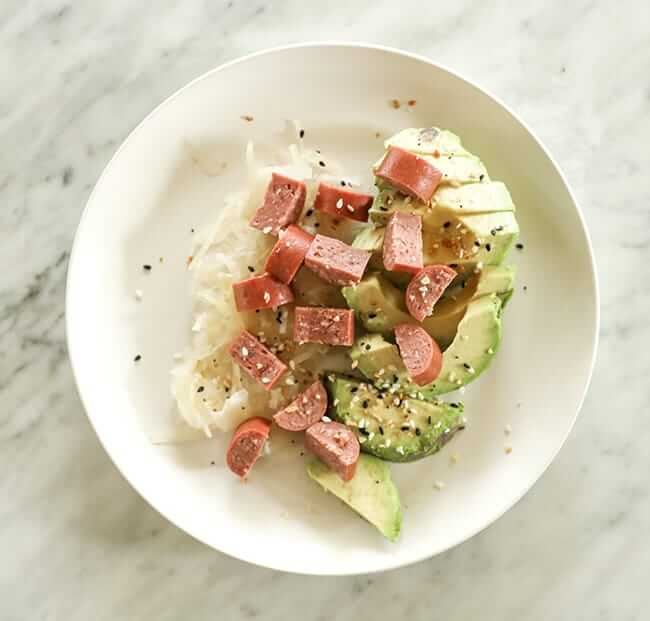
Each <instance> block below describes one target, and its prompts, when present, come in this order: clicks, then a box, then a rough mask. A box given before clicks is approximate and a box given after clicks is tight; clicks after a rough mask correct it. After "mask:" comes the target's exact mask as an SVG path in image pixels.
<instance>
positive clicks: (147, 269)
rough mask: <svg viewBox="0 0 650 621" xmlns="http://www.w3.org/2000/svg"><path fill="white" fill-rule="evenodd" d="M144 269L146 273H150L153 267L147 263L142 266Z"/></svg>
mask: <svg viewBox="0 0 650 621" xmlns="http://www.w3.org/2000/svg"><path fill="white" fill-rule="evenodd" d="M142 269H143V270H144V271H145V272H149V271H151V265H149V264H148V263H145V264H144V265H143V266H142Z"/></svg>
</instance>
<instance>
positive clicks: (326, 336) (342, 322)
mask: <svg viewBox="0 0 650 621" xmlns="http://www.w3.org/2000/svg"><path fill="white" fill-rule="evenodd" d="M293 340H294V341H297V342H298V343H322V344H324V345H347V346H348V347H349V346H351V345H352V344H353V343H354V311H351V310H347V309H344V308H320V307H316V306H296V310H295V313H294V317H293Z"/></svg>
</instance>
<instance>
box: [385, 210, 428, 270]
mask: <svg viewBox="0 0 650 621" xmlns="http://www.w3.org/2000/svg"><path fill="white" fill-rule="evenodd" d="M383 253H384V267H385V268H386V269H387V270H390V271H393V272H410V273H416V272H418V271H419V270H421V269H422V266H423V265H424V264H423V262H422V218H421V217H420V216H418V215H417V214H412V213H404V212H400V211H396V212H395V213H393V214H392V215H391V217H390V218H389V220H388V224H387V225H386V233H385V234H384V250H383Z"/></svg>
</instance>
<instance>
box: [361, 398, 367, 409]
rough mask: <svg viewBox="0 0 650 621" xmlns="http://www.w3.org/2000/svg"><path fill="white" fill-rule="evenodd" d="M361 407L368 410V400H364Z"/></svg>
mask: <svg viewBox="0 0 650 621" xmlns="http://www.w3.org/2000/svg"><path fill="white" fill-rule="evenodd" d="M361 407H362V408H363V409H364V410H367V409H368V399H364V401H363V403H362V404H361Z"/></svg>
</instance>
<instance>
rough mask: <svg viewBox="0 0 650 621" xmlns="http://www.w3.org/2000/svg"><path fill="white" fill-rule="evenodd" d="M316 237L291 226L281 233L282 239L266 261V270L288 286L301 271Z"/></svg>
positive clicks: (293, 225) (276, 243)
mask: <svg viewBox="0 0 650 621" xmlns="http://www.w3.org/2000/svg"><path fill="white" fill-rule="evenodd" d="M313 239H314V236H313V235H310V234H309V233H307V231H303V230H302V229H301V228H300V227H299V226H296V225H295V224H291V225H290V226H289V227H288V228H287V229H286V230H285V231H280V239H278V241H277V242H275V246H273V249H272V250H271V253H270V254H269V256H268V257H267V259H266V263H265V264H264V269H265V270H266V271H267V272H268V273H269V274H271V275H273V276H274V277H275V278H277V279H278V280H279V281H280V282H282V283H284V284H286V285H288V284H289V283H290V282H291V281H292V280H293V278H294V276H295V275H296V273H297V272H298V270H299V269H300V266H301V265H302V262H303V261H304V260H305V255H306V254H307V251H308V250H309V246H310V245H311V242H312V241H313Z"/></svg>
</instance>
